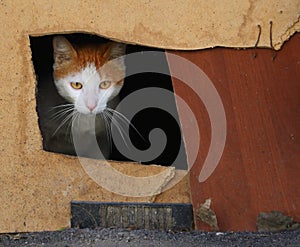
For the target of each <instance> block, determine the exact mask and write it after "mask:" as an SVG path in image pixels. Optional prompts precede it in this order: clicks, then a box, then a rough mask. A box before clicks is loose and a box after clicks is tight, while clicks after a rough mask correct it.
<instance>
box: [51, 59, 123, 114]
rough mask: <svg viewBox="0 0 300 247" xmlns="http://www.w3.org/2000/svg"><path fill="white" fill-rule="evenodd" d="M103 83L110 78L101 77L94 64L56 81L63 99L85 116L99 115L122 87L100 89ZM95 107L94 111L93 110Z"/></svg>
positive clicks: (112, 86) (114, 86)
mask: <svg viewBox="0 0 300 247" xmlns="http://www.w3.org/2000/svg"><path fill="white" fill-rule="evenodd" d="M103 81H111V79H110V78H105V76H103V77H101V76H100V74H99V73H98V71H97V69H96V67H95V65H94V64H89V65H88V66H86V67H85V68H83V69H82V70H81V71H80V72H78V73H75V74H73V75H69V76H66V77H64V78H61V79H58V80H55V84H56V87H57V88H58V91H59V93H60V95H61V96H62V97H64V98H65V99H66V100H68V101H70V102H71V103H73V104H74V107H75V109H76V110H77V111H78V112H80V113H83V114H97V113H100V112H102V111H103V110H104V109H105V108H106V107H107V102H108V101H109V100H111V99H112V98H113V97H115V96H116V95H117V94H118V93H119V91H120V89H121V86H116V85H113V84H112V85H111V86H110V87H109V88H107V89H101V88H99V85H100V83H101V82H103ZM71 82H80V83H81V84H82V85H83V87H82V89H79V90H78V89H74V88H72V86H71V84H70V83H71ZM93 107H95V108H94V109H93V110H92V111H91V109H92V108H93Z"/></svg>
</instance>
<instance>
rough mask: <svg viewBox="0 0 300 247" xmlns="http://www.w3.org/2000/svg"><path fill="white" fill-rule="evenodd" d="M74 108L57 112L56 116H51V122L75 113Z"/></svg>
mask: <svg viewBox="0 0 300 247" xmlns="http://www.w3.org/2000/svg"><path fill="white" fill-rule="evenodd" d="M73 110H74V108H73V107H72V108H67V109H61V110H59V111H57V112H55V113H54V114H52V115H51V120H55V119H59V118H61V117H62V116H64V115H66V114H68V113H69V112H71V111H73Z"/></svg>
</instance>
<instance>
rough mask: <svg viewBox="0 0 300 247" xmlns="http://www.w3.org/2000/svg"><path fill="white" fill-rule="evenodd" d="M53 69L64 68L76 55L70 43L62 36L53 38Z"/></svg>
mask: <svg viewBox="0 0 300 247" xmlns="http://www.w3.org/2000/svg"><path fill="white" fill-rule="evenodd" d="M53 56H54V68H59V67H64V66H65V65H68V64H70V62H71V61H72V60H73V59H75V58H76V56H77V53H76V50H75V49H74V48H73V46H72V45H71V43H70V42H69V41H68V40H67V39H66V38H64V37H63V36H56V37H54V38H53Z"/></svg>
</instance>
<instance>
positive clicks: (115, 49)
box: [109, 42, 126, 60]
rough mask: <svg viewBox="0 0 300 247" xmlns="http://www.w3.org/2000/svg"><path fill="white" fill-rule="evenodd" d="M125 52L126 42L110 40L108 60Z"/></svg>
mask: <svg viewBox="0 0 300 247" xmlns="http://www.w3.org/2000/svg"><path fill="white" fill-rule="evenodd" d="M125 53H126V44H123V43H117V42H112V43H111V48H110V51H109V60H112V59H115V58H118V57H122V56H124V55H125Z"/></svg>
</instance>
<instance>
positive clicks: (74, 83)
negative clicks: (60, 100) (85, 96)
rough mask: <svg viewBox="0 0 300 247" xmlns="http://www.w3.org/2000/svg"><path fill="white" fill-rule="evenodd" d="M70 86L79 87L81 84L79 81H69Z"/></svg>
mask: <svg viewBox="0 0 300 247" xmlns="http://www.w3.org/2000/svg"><path fill="white" fill-rule="evenodd" d="M71 87H72V88H74V89H81V88H82V84H81V83H80V82H71Z"/></svg>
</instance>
